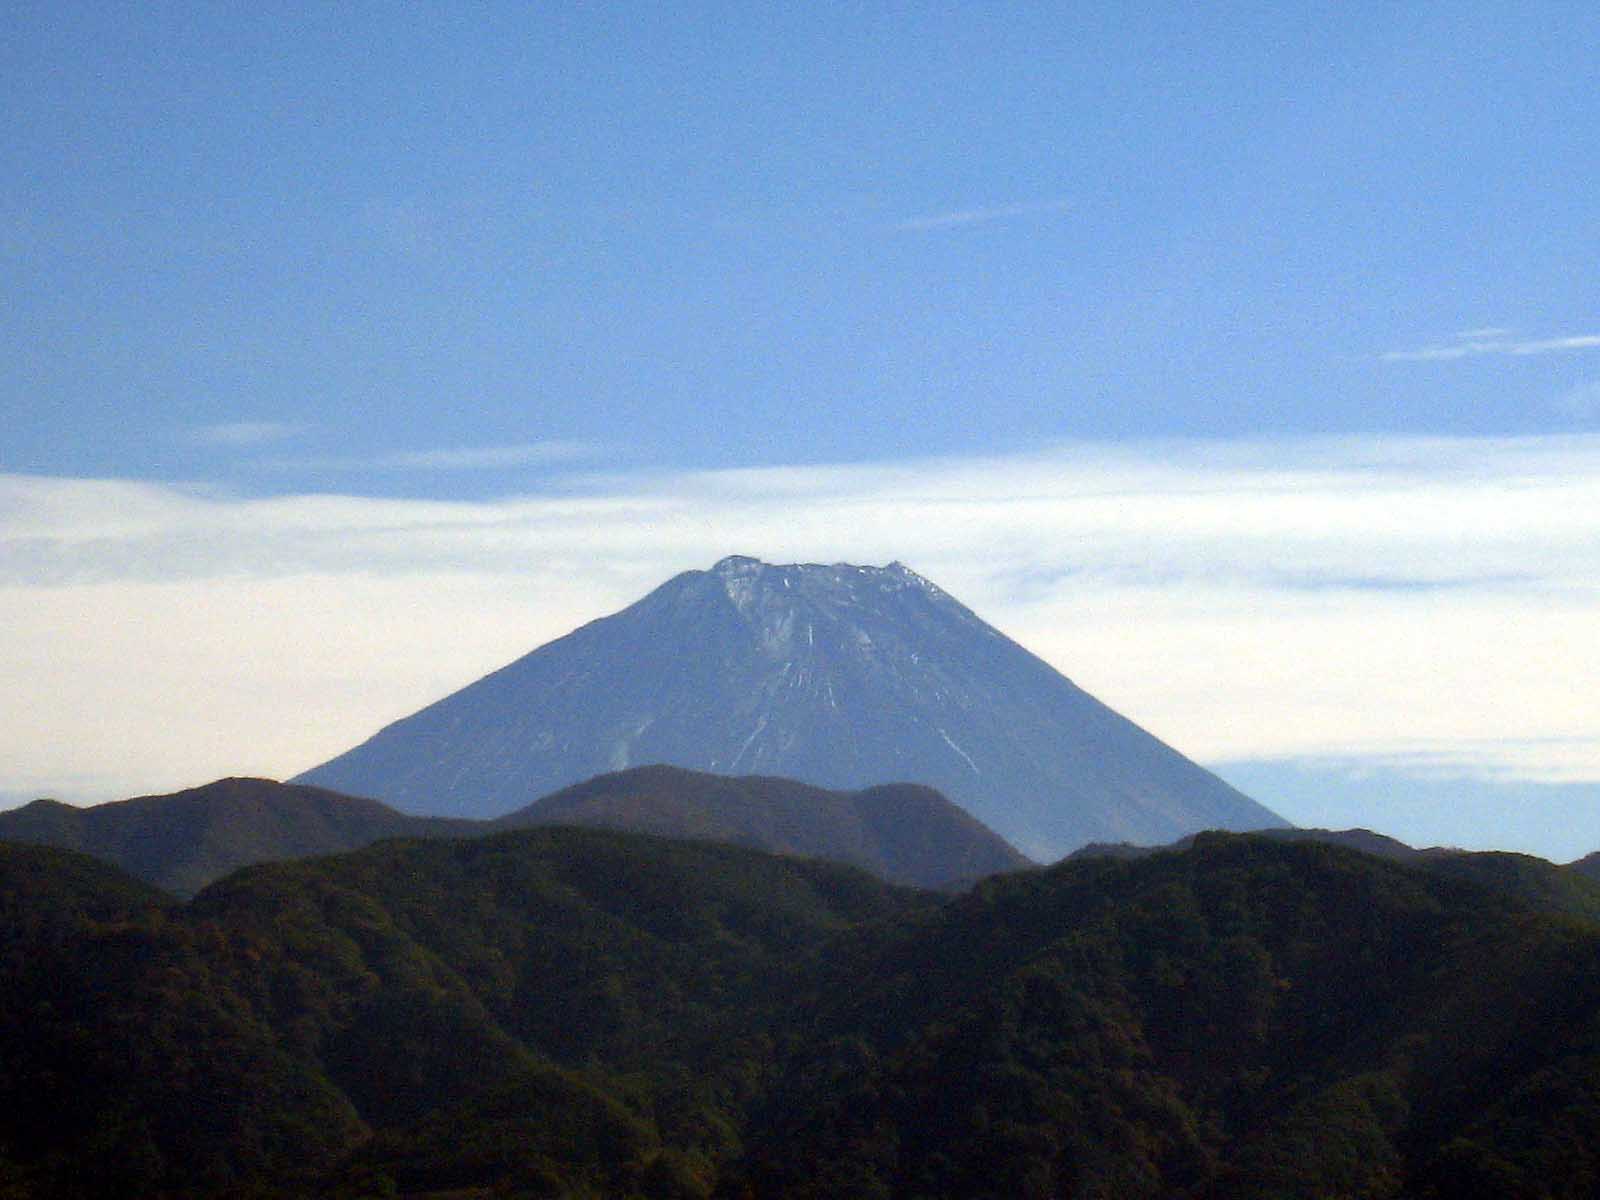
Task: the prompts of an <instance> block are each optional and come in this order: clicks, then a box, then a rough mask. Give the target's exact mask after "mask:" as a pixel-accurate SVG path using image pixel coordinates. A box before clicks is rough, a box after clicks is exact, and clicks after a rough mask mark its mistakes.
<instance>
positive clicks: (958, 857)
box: [496, 766, 1033, 887]
mask: <svg viewBox="0 0 1600 1200" xmlns="http://www.w3.org/2000/svg"><path fill="white" fill-rule="evenodd" d="M496 824H497V825H499V826H502V827H505V828H520V827H526V826H529V825H601V826H605V827H607V828H610V829H626V830H631V831H633V832H635V833H653V834H659V835H662V836H666V837H686V838H700V839H705V840H708V841H719V842H734V843H737V844H740V845H745V846H752V847H755V848H756V849H761V850H769V851H772V852H775V853H779V854H804V855H810V856H814V857H817V858H826V859H830V860H831V861H834V862H843V863H850V864H851V865H853V866H858V867H864V868H866V869H867V870H869V871H871V872H872V873H873V874H875V875H878V876H881V877H882V878H884V879H888V880H890V881H892V882H895V883H909V884H913V885H915V886H918V887H945V886H949V885H950V884H953V883H957V882H961V881H971V880H975V879H981V878H982V877H983V876H985V875H993V874H996V873H997V872H1000V871H1015V870H1018V869H1020V868H1022V867H1028V866H1032V865H1033V864H1032V863H1031V862H1029V860H1028V859H1026V858H1025V857H1023V856H1022V855H1021V854H1019V853H1018V852H1017V851H1016V850H1015V849H1013V848H1012V847H1011V846H1010V845H1009V844H1008V843H1007V842H1006V841H1005V839H1004V838H1001V837H1000V836H999V835H998V834H996V833H994V832H993V831H992V830H990V829H988V828H986V827H985V826H984V825H983V824H982V823H981V822H979V821H977V820H976V819H974V818H973V817H970V816H968V815H967V814H966V813H964V812H962V811H961V809H959V808H957V807H956V806H955V805H954V804H951V803H950V801H948V800H946V799H945V798H944V797H943V796H941V795H940V794H939V793H938V792H936V791H934V790H933V789H932V788H926V787H919V786H917V785H915V784H889V785H886V786H882V787H875V788H867V789H865V790H863V791H859V792H833V791H828V790H826V789H824V788H818V787H812V786H811V785H809V784H804V783H796V782H795V781H794V780H791V779H769V778H764V777H761V776H738V777H730V776H724V775H707V774H704V773H702V772H699V771H686V770H684V769H682V768H681V767H665V766H653V767H638V768H636V769H634V770H631V771H619V772H616V773H614V774H610V775H602V776H599V777H598V778H596V779H591V780H589V781H588V782H586V783H581V784H578V785H577V786H576V787H571V788H567V789H566V790H564V791H561V792H557V793H556V794H555V795H553V796H547V797H545V798H544V799H543V800H540V801H538V802H537V803H535V804H531V805H529V806H528V807H527V808H524V809H521V810H519V811H518V812H515V813H511V814H510V815H508V816H505V817H502V818H501V819H500V820H499V821H498V822H496Z"/></svg>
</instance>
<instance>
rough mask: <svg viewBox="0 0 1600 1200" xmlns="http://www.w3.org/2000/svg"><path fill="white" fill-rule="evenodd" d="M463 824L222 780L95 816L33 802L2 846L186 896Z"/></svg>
mask: <svg viewBox="0 0 1600 1200" xmlns="http://www.w3.org/2000/svg"><path fill="white" fill-rule="evenodd" d="M472 830H473V826H471V825H468V824H464V823H462V822H454V821H443V820H433V819H428V818H421V817H413V816H407V815H406V814H404V813H400V812H396V811H395V810H394V809H392V808H390V807H389V806H388V805H386V804H381V803H379V802H378V801H376V800H367V799H362V798H359V797H354V796H343V795H339V794H337V793H334V792H330V791H327V790H325V789H323V788H317V787H307V786H304V785H299V786H296V785H290V784H282V783H275V782H273V781H272V780H270V779H219V780H217V781H216V782H215V783H208V784H206V785H205V786H204V787H197V788H190V789H188V790H186V791H181V792H175V793H173V794H171V795H166V796H138V797H135V798H134V799H131V800H116V801H112V802H111V803H109V804H97V805H94V806H92V807H89V808H75V807H73V806H71V805H67V804H61V803H59V802H58V801H55V800H35V801H34V802H33V803H32V804H26V805H23V806H22V807H21V808H15V809H12V810H10V811H8V812H0V839H4V840H6V841H12V842H32V843H36V844H39V845H48V846H58V847H61V848H63V849H67V850H78V851H81V852H83V853H85V854H90V855H93V856H94V857H95V858H98V859H101V860H103V861H105V862H110V863H115V864H116V865H117V866H119V867H121V868H122V869H123V870H125V871H127V872H128V873H129V874H130V875H134V876H137V877H138V878H140V879H143V880H145V881H147V882H149V883H153V884H155V885H156V886H157V887H161V888H164V889H166V890H167V891H170V892H175V893H177V894H179V895H191V894H193V893H194V892H196V891H198V890H199V889H200V888H201V887H203V886H205V885H206V884H207V883H209V882H211V881H212V880H213V879H217V878H219V877H220V876H223V875H226V874H227V873H228V872H229V871H233V870H235V869H237V868H239V867H242V866H246V865H248V864H250V863H257V862H266V861H269V860H275V859H286V858H302V857H306V856H308V855H314V854H333V853H335V852H337V851H340V850H353V849H356V848H357V847H360V846H365V845H368V844H370V843H372V842H375V841H377V840H378V839H380V838H387V837H401V836H411V837H422V836H443V835H448V834H454V833H466V832H470V831H472Z"/></svg>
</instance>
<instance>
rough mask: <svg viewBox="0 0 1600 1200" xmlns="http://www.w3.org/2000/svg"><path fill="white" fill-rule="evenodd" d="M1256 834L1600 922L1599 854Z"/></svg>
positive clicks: (1116, 854)
mask: <svg viewBox="0 0 1600 1200" xmlns="http://www.w3.org/2000/svg"><path fill="white" fill-rule="evenodd" d="M1258 836H1260V837H1263V838H1270V839H1273V840H1276V841H1287V842H1321V843H1324V844H1327V845H1332V846H1345V847H1348V848H1349V849H1352V850H1360V851H1362V852H1363V853H1365V854H1371V855H1374V856H1376V857H1378V858H1387V859H1391V860H1393V861H1395V862H1404V863H1412V864H1414V865H1416V866H1418V867H1421V868H1423V869H1424V870H1427V871H1431V872H1433V873H1434V874H1436V875H1444V876H1449V877H1450V878H1453V879H1464V880H1467V881H1469V882H1471V883H1478V884H1482V885H1483V886H1485V887H1488V888H1491V889H1493V890H1495V891H1497V892H1505V893H1507V894H1509V895H1512V896H1515V897H1516V898H1517V899H1519V900H1521V901H1522V902H1523V903H1525V904H1528V905H1530V906H1531V907H1533V908H1536V909H1538V910H1540V911H1542V912H1552V913H1566V914H1570V915H1572V916H1578V917H1587V918H1589V919H1591V920H1600V871H1596V870H1591V869H1590V867H1589V864H1591V863H1594V862H1600V855H1591V856H1589V858H1587V859H1580V860H1579V861H1578V862H1575V863H1569V864H1567V865H1566V866H1557V865H1556V864H1554V863H1551V862H1547V861H1546V860H1545V859H1542V858H1535V857H1534V856H1533V855H1531V854H1514V853H1511V852H1509V851H1504V850H1457V849H1453V848H1445V847H1441V846H1433V847H1429V848H1428V849H1425V850H1419V849H1416V848H1415V847H1412V846H1408V845H1406V844H1405V843H1404V842H1402V841H1399V840H1397V839H1395V838H1392V837H1388V836H1386V835H1384V834H1381V833H1373V832H1372V831H1371V830H1370V829H1264V830H1261V831H1259V833H1258ZM1193 842H1194V839H1193V838H1182V839H1180V840H1179V841H1177V842H1174V843H1173V844H1172V845H1171V846H1166V847H1155V846H1131V845H1127V844H1125V843H1122V844H1096V845H1090V846H1085V847H1084V848H1083V849H1081V850H1078V851H1076V852H1075V853H1074V854H1073V855H1072V857H1073V858H1074V859H1083V858H1121V859H1130V858H1144V857H1147V856H1149V855H1152V854H1159V853H1161V852H1162V851H1163V850H1183V849H1187V848H1188V847H1189V846H1190V845H1192V844H1193Z"/></svg>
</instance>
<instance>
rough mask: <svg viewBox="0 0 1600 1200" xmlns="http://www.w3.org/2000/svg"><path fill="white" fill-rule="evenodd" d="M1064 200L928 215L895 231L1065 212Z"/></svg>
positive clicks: (906, 221)
mask: <svg viewBox="0 0 1600 1200" xmlns="http://www.w3.org/2000/svg"><path fill="white" fill-rule="evenodd" d="M1067 207H1068V206H1067V203H1066V201H1064V200H1053V201H1039V202H1034V203H1024V204H998V205H994V206H992V207H989V208H964V209H955V210H953V211H949V212H939V213H930V214H928V215H927V216H921V217H911V218H909V219H907V220H904V221H901V222H900V223H899V224H898V225H896V226H895V228H896V229H899V230H902V231H905V232H908V233H911V232H924V231H927V230H932V229H952V228H955V227H956V226H959V225H984V224H988V223H989V222H991V221H1004V220H1007V219H1009V218H1011V217H1027V216H1034V215H1036V214H1039V213H1054V212H1065V211H1066V209H1067Z"/></svg>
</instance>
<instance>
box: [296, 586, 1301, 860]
mask: <svg viewBox="0 0 1600 1200" xmlns="http://www.w3.org/2000/svg"><path fill="white" fill-rule="evenodd" d="M643 763H670V764H673V765H675V766H679V767H687V768H690V769H692V770H697V771H709V772H716V773H718V774H722V775H740V774H759V775H772V776H787V777H790V778H794V779H798V780H802V781H804V782H806V783H809V784H814V785H817V786H820V787H823V788H828V789H832V790H837V791H856V790H859V789H862V788H868V787H872V786H874V785H877V784H885V783H896V782H902V783H908V782H914V783H920V784H926V785H928V786H930V787H934V788H937V789H938V790H939V791H940V792H943V793H944V794H945V795H946V796H948V797H949V798H950V799H951V800H953V801H955V802H956V803H957V804H958V805H960V806H961V807H963V808H965V809H966V810H967V812H968V813H970V814H971V815H972V816H974V817H976V818H977V819H978V820H979V821H982V822H983V823H984V824H986V825H988V826H989V827H990V828H992V829H993V830H995V832H997V833H999V834H1000V835H1001V836H1002V837H1005V838H1006V839H1008V840H1009V841H1010V842H1011V843H1012V844H1013V845H1015V846H1016V847H1017V848H1018V849H1019V850H1021V851H1023V853H1025V854H1027V855H1029V856H1030V857H1032V858H1035V859H1039V860H1049V859H1054V858H1058V857H1060V856H1061V855H1063V854H1065V853H1067V852H1068V851H1070V850H1073V849H1075V848H1076V847H1078V846H1080V845H1082V844H1084V843H1085V842H1090V841H1103V842H1107V841H1111V842H1114V841H1131V842H1142V843H1166V842H1171V841H1174V840H1176V839H1177V838H1179V837H1181V836H1183V835H1184V834H1186V833H1193V832H1195V831H1196V830H1200V829H1213V828H1222V829H1255V828H1262V827H1266V826H1272V825H1281V824H1283V822H1282V820H1281V819H1280V818H1278V817H1277V816H1275V815H1274V814H1273V813H1271V812H1269V811H1268V810H1267V809H1265V808H1262V807H1261V806H1260V805H1258V804H1256V803H1255V802H1254V801H1252V800H1250V799H1249V798H1248V797H1245V796H1243V795H1241V794H1240V793H1238V792H1236V791H1234V790H1233V789H1232V788H1230V787H1228V786H1227V784H1225V783H1223V782H1222V781H1221V780H1220V779H1218V778H1217V777H1216V776H1214V775H1212V774H1210V773H1209V772H1207V771H1205V770H1204V769H1202V768H1201V767H1199V766H1197V765H1195V764H1194V763H1192V762H1190V761H1189V760H1188V759H1186V758H1184V757H1183V756H1182V755H1180V754H1179V753H1178V752H1177V751H1175V750H1173V749H1172V748H1171V747H1169V746H1166V745H1164V744H1162V743H1161V742H1159V741H1157V740H1156V739H1155V738H1154V737H1152V736H1150V735H1149V734H1148V733H1146V732H1144V731H1143V730H1142V729H1139V728H1138V727H1137V726H1136V725H1134V724H1132V723H1131V722H1130V721H1128V720H1126V719H1125V718H1123V717H1121V716H1119V715H1118V714H1116V713H1114V712H1112V711H1111V710H1110V709H1108V708H1107V707H1106V706H1105V705H1103V704H1101V703H1099V701H1097V700H1095V699H1094V698H1093V697H1092V696H1090V695H1088V694H1087V693H1085V692H1083V691H1082V690H1081V689H1079V688H1078V687H1076V686H1075V685H1074V684H1073V683H1072V682H1071V681H1070V680H1069V679H1067V678H1065V677H1064V676H1062V675H1061V674H1060V673H1059V672H1057V671H1056V670H1055V669H1054V668H1053V667H1051V666H1050V665H1049V664H1047V663H1045V662H1043V661H1042V660H1040V659H1038V658H1036V657H1035V656H1034V655H1032V654H1030V653H1028V651H1027V650H1025V649H1023V648H1022V647H1021V646H1019V645H1017V644H1016V643H1015V642H1013V641H1011V640H1010V639H1009V638H1007V637H1006V636H1005V635H1004V634H1003V633H1001V632H1000V631H999V630H997V629H995V628H993V627H992V626H990V625H987V624H985V623H984V622H983V621H982V620H981V619H980V618H979V617H978V616H977V615H976V614H974V613H973V612H972V611H971V610H969V609H967V608H966V607H964V606H963V605H962V604H961V603H960V602H959V601H957V600H955V599H954V598H953V597H951V596H950V595H948V594H947V593H945V592H943V591H941V590H940V589H939V588H937V587H935V586H934V585H933V584H932V583H930V582H928V581H927V580H926V579H924V578H923V577H922V576H920V575H918V574H916V572H914V571H912V570H911V569H910V568H909V567H907V566H905V564H904V563H901V562H891V563H890V564H889V565H888V566H884V567H872V566H855V565H853V564H850V563H834V564H832V565H828V566H824V565H822V564H818V563H789V564H785V565H774V564H771V563H765V562H762V561H761V560H760V559H758V558H752V557H750V556H747V555H730V556H729V557H727V558H724V559H721V560H720V561H719V562H717V563H716V564H715V565H714V566H712V568H711V569H710V570H709V571H688V572H685V573H683V574H681V575H678V576H675V577H674V578H673V579H671V580H668V581H667V582H666V583H664V584H662V585H661V586H660V587H658V588H657V589H655V590H654V591H653V592H651V593H650V594H649V595H648V596H645V597H644V598H643V599H641V600H639V601H638V602H637V603H635V604H633V605H631V606H629V607H628V608H626V609H624V610H623V611H621V612H619V613H614V614H612V615H611V616H609V617H603V618H601V619H599V620H596V621H591V622H590V623H589V624H587V625H585V626H583V627H582V628H581V629H578V630H576V631H574V632H573V633H571V634H568V635H567V636H566V637H564V638H560V639H558V640H557V641H554V642H551V643H550V644H549V645H546V646H542V647H540V648H539V649H537V650H535V651H533V652H532V653H531V654H528V655H526V656H524V657H523V658H521V659H519V660H517V661H516V662H514V663H511V664H509V665H508V666H506V667H503V668H502V669H500V670H499V671H496V672H495V673H493V674H492V675H489V676H486V677H485V678H483V679H481V680H479V681H478V682H477V683H474V684H471V685H469V686H468V687H466V688H464V689H463V690H461V691H460V692H457V693H456V694H455V695H453V696H448V697H446V698H445V699H443V700H440V701H439V702H437V703H436V704H433V705H431V706H430V707H428V708H426V709H423V710H422V711H421V712H419V713H416V714H414V715H413V716H410V717H407V718H405V719H404V720H402V721H399V722H396V723H395V724H394V725H391V726H390V727H388V728H387V729H385V730H382V731H380V732H379V733H378V734H377V735H376V736H375V737H373V738H372V739H370V740H369V741H368V742H366V743H364V744H363V745H361V746H358V747H356V748H355V749H353V750H351V751H349V752H347V753H346V754H344V755H341V756H340V757H339V758H336V759H334V760H332V761H331V762H328V763H325V764H323V765H322V766H320V767H317V768H315V769H313V770H312V771H309V772H307V773H306V774H305V775H302V776H301V777H300V781H302V782H308V783H315V784H319V785H321V786H323V787H329V788H333V789H335V790H338V791H342V792H347V793H353V794H356V795H368V796H377V797H379V798H381V799H384V800H387V801H389V802H390V803H393V804H396V805H398V806H400V807H401V808H403V809H408V810H410V811H414V812H428V813H435V814H440V815H446V814H448V815H460V816H482V817H491V816H499V815H501V814H504V813H507V812H510V811H511V810H513V809H516V808H520V807H522V806H523V805H526V804H528V803H530V802H531V801H533V800H536V799H538V798H540V797H541V796H545V795H548V794H550V793H552V792H555V791H557V790H559V789H561V788H564V787H568V786H570V785H572V784H574V783H578V782H580V781H582V780H585V779H588V778H590V777H591V776H595V775H601V774H605V773H607V772H611V771H621V770H625V769H626V768H629V767H634V766H638V765H640V764H643Z"/></svg>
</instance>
